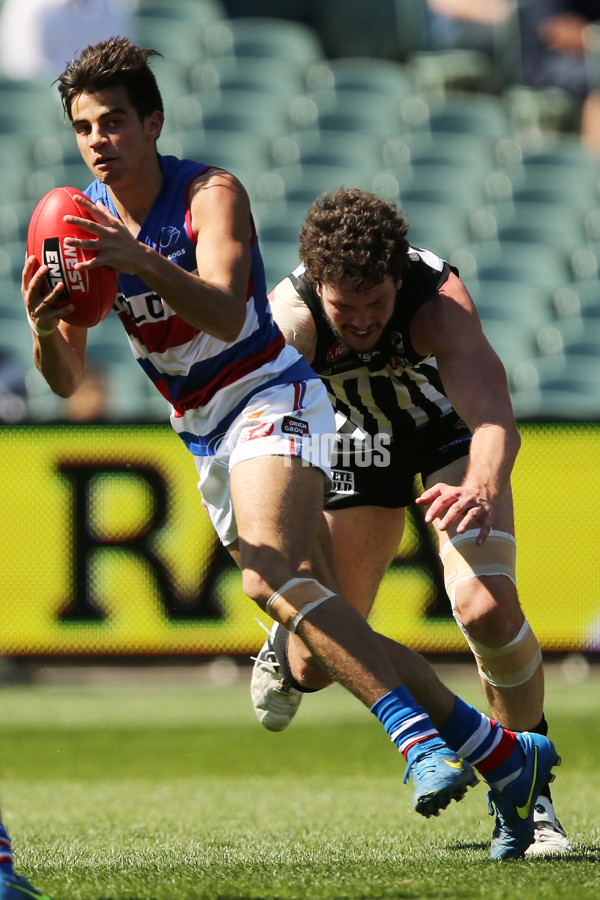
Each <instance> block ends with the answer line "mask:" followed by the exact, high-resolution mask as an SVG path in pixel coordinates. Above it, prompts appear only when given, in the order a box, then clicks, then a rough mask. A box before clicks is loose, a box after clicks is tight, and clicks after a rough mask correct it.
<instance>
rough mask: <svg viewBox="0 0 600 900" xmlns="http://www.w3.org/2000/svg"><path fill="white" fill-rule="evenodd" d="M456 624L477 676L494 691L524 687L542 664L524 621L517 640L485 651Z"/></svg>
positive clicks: (484, 648)
mask: <svg viewBox="0 0 600 900" xmlns="http://www.w3.org/2000/svg"><path fill="white" fill-rule="evenodd" d="M458 624H459V627H460V629H461V631H462V633H463V634H464V636H465V638H466V639H467V643H468V644H469V647H470V648H471V650H472V651H473V654H474V656H475V660H476V662H477V668H478V670H479V674H480V676H481V677H482V678H484V679H485V680H486V681H487V682H488V683H489V684H491V685H493V686H494V687H518V686H519V685H520V684H525V682H526V681H529V679H530V678H531V676H532V675H533V673H534V672H535V671H536V669H537V668H538V666H539V665H540V664H541V662H542V651H541V650H540V645H539V644H538V641H537V638H536V636H535V634H534V633H533V631H532V630H531V626H530V624H529V622H528V621H527V619H526V620H525V621H524V622H523V625H522V627H521V629H520V631H519V633H518V635H517V636H516V638H514V640H512V641H510V643H508V644H506V645H505V646H504V647H486V646H485V645H484V644H480V643H479V642H478V641H475V640H474V639H473V638H472V637H471V635H470V634H469V632H468V631H467V630H466V628H464V627H463V626H462V625H461V624H460V622H459V623H458Z"/></svg>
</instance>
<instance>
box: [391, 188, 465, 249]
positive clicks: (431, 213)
mask: <svg viewBox="0 0 600 900" xmlns="http://www.w3.org/2000/svg"><path fill="white" fill-rule="evenodd" d="M401 206H402V211H403V212H404V213H405V215H406V218H407V220H408V224H409V230H408V239H409V241H410V243H411V244H412V246H413V247H423V248H426V249H427V250H432V251H433V252H434V253H436V254H437V255H438V256H441V257H443V258H445V259H447V258H448V257H449V256H450V254H451V253H452V252H453V251H454V250H455V249H456V247H457V246H460V244H467V243H468V242H469V227H468V223H469V217H468V214H467V212H466V211H461V210H459V209H454V208H452V207H451V206H442V205H440V204H439V203H433V202H431V201H427V200H422V201H420V200H416V199H415V200H408V201H407V202H406V203H404V202H402V203H401Z"/></svg>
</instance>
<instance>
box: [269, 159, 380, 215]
mask: <svg viewBox="0 0 600 900" xmlns="http://www.w3.org/2000/svg"><path fill="white" fill-rule="evenodd" d="M370 184H371V177H370V174H368V173H365V169H364V168H362V169H361V168H358V169H357V168H353V167H346V166H344V167H341V166H340V167H337V166H321V165H314V166H309V165H307V166H281V167H279V168H275V169H271V170H270V171H268V172H265V173H264V174H263V175H262V176H261V177H260V178H259V179H258V180H257V183H256V185H255V192H256V199H257V200H259V201H262V202H265V201H281V202H282V203H284V204H285V203H301V202H302V203H305V204H306V205H307V208H308V206H310V204H311V203H312V202H313V201H314V200H315V199H316V198H317V196H318V195H319V194H321V193H323V192H325V191H326V192H328V193H329V192H333V191H336V190H337V189H338V188H341V187H344V188H354V187H358V188H362V189H369V188H370Z"/></svg>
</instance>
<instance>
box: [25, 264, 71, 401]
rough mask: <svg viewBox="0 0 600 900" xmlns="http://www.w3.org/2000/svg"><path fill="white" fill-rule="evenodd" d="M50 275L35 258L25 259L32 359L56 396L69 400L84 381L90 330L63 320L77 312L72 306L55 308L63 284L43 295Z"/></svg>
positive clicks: (26, 302)
mask: <svg viewBox="0 0 600 900" xmlns="http://www.w3.org/2000/svg"><path fill="white" fill-rule="evenodd" d="M47 273H48V267H47V266H38V265H37V262H36V259H35V257H33V256H30V257H27V258H26V260H25V266H24V268H23V277H22V281H21V293H22V295H23V300H24V302H25V309H26V312H27V317H28V319H29V323H30V325H31V329H32V330H31V334H32V337H33V360H34V363H35V365H36V366H37V368H38V369H39V371H40V372H41V373H42V375H43V376H44V378H45V379H46V381H47V382H48V384H49V386H50V387H51V389H52V390H53V391H54V393H55V394H58V395H59V396H60V397H70V396H71V394H73V393H74V391H75V390H77V388H78V387H79V385H80V384H81V380H82V378H83V371H84V365H85V348H86V342H87V328H77V327H76V326H73V325H69V324H68V323H67V322H64V321H63V320H62V317H63V316H66V315H69V313H71V312H73V309H74V307H73V305H72V304H69V305H62V306H59V307H56V306H55V305H54V304H55V302H56V301H57V300H58V298H59V296H60V294H61V292H62V289H63V287H64V285H63V283H62V282H59V283H58V284H57V285H56V286H55V288H54V290H52V291H51V292H50V293H49V294H47V296H42V292H43V290H44V289H45V286H46V280H45V277H46V275H47ZM38 332H39V333H38Z"/></svg>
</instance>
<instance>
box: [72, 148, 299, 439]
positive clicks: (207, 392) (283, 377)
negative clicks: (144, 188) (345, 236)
mask: <svg viewBox="0 0 600 900" xmlns="http://www.w3.org/2000/svg"><path fill="white" fill-rule="evenodd" d="M160 160H161V166H162V171H163V176H164V178H163V183H162V187H161V190H160V192H159V194H158V197H157V198H156V200H155V202H154V204H153V206H152V209H151V210H150V212H149V213H148V216H147V217H146V220H145V221H144V223H143V225H142V227H141V229H140V231H139V234H138V236H137V237H138V240H139V241H142V242H143V243H144V244H147V245H148V246H150V247H152V248H153V249H154V250H157V251H158V252H159V253H161V254H162V255H163V256H166V257H167V259H170V260H171V261H172V262H174V263H175V264H176V265H178V266H181V267H182V268H184V269H186V270H187V271H188V272H196V271H197V264H196V246H195V245H196V241H195V236H194V234H193V232H192V228H191V216H190V206H189V188H190V185H191V183H192V182H193V181H194V179H195V178H197V177H198V175H200V174H201V173H202V172H204V171H205V170H206V169H207V168H208V166H206V165H203V164H201V163H196V162H193V161H191V160H186V159H178V158H177V157H174V156H161V157H160ZM85 193H86V194H87V196H88V197H89V198H90V199H91V200H92V201H93V202H96V201H98V200H100V201H102V203H104V205H105V206H106V207H107V208H108V209H109V210H110V211H111V212H112V213H113V215H118V214H117V211H116V209H115V207H114V204H113V202H112V200H111V197H110V194H109V192H108V189H107V187H106V186H105V185H103V184H102V183H101V182H99V181H94V182H93V183H92V184H91V185H90V186H89V187H88V188H87V189H86V191H85ZM251 259H252V262H251V271H250V278H249V281H248V291H247V298H246V300H247V302H246V321H245V323H244V327H243V328H242V331H241V333H240V335H239V337H238V338H237V340H236V341H234V342H232V343H226V342H225V341H221V340H218V339H217V338H215V337H212V336H211V335H209V334H206V333H205V332H203V331H199V330H198V329H197V328H195V327H194V326H193V325H190V324H189V323H188V322H186V321H185V320H184V319H182V318H181V317H180V316H178V315H177V313H175V312H174V311H173V310H172V309H171V308H170V307H169V305H168V304H167V303H165V302H164V301H163V300H162V298H161V297H159V296H158V294H156V293H155V292H154V291H152V290H151V289H150V288H149V287H148V285H146V284H145V283H144V282H143V281H142V280H141V279H140V278H138V277H137V276H135V275H121V276H120V277H119V294H118V296H117V299H116V301H115V309H116V311H117V313H118V315H119V318H120V319H121V322H122V323H123V325H124V326H125V330H126V332H127V336H128V338H129V343H130V345H131V348H132V350H133V353H134V356H135V358H136V359H137V361H138V363H139V364H140V365H141V367H142V368H143V369H144V371H145V373H146V374H147V375H148V377H149V378H150V379H151V380H152V381H153V383H154V385H155V386H156V388H157V389H158V390H159V391H160V392H161V394H162V395H163V396H164V397H166V399H167V400H168V401H169V402H170V403H171V404H172V406H173V412H172V415H171V423H172V425H173V427H174V428H175V430H176V431H177V433H178V434H179V436H180V437H181V438H182V440H183V441H184V442H185V443H186V445H187V446H188V448H189V449H190V450H191V452H192V453H194V454H196V455H199V456H205V455H212V453H214V452H215V450H216V448H217V447H218V443H219V440H220V438H221V437H222V436H223V434H224V433H225V431H226V430H227V428H228V427H229V425H230V424H231V423H232V422H233V420H234V419H235V418H236V417H237V416H238V415H239V413H240V412H241V411H242V410H243V409H244V407H245V406H246V404H247V402H248V400H249V399H250V398H251V397H252V396H253V395H254V394H256V393H258V392H259V391H262V390H264V389H265V388H268V387H271V386H273V385H276V384H289V383H292V382H296V381H303V380H306V379H309V378H315V377H316V376H315V374H314V372H313V371H312V369H311V368H310V366H309V365H308V363H307V362H306V360H305V359H304V357H302V356H300V355H299V354H298V353H297V352H296V350H294V349H293V348H292V347H290V346H289V345H288V344H286V343H285V340H284V338H283V335H282V334H281V331H280V330H279V328H278V326H277V325H276V324H275V322H274V320H273V317H272V316H271V312H270V308H269V303H268V300H267V288H266V282H265V271H264V266H263V261H262V257H261V254H260V249H259V246H258V240H257V237H256V230H255V228H254V225H253V224H252V236H251Z"/></svg>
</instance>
